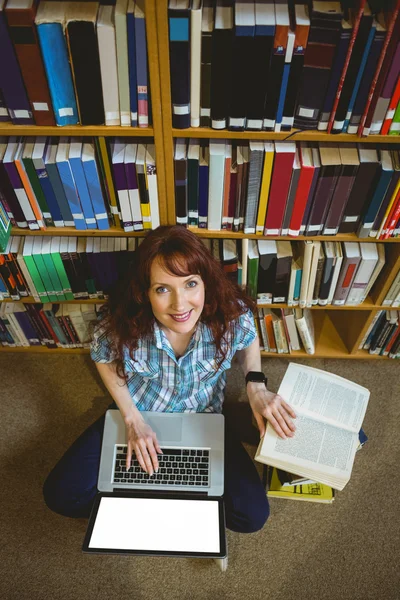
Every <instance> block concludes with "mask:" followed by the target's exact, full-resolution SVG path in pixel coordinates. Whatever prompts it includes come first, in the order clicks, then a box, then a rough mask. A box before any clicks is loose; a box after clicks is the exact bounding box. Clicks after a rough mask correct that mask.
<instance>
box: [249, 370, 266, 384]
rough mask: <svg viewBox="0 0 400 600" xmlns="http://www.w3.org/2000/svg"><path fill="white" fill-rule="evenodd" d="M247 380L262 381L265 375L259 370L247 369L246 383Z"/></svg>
mask: <svg viewBox="0 0 400 600" xmlns="http://www.w3.org/2000/svg"><path fill="white" fill-rule="evenodd" d="M249 381H254V382H259V383H264V381H265V375H264V373H261V372H260V371H249V373H247V375H246V383H248V382H249Z"/></svg>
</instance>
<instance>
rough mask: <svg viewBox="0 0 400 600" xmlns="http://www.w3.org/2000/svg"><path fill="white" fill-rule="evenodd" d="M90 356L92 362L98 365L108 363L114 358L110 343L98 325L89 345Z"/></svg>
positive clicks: (114, 354)
mask: <svg viewBox="0 0 400 600" xmlns="http://www.w3.org/2000/svg"><path fill="white" fill-rule="evenodd" d="M90 356H91V357H92V360H94V362H98V363H110V362H113V361H114V360H115V358H116V353H115V351H114V350H113V347H112V344H111V341H110V339H109V338H108V336H107V334H106V333H105V331H104V327H101V325H98V326H97V327H96V329H95V331H94V334H93V339H92V342H91V344H90Z"/></svg>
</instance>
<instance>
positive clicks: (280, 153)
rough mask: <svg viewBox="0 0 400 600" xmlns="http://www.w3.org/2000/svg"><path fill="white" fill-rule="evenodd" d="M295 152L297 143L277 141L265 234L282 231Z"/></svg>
mask: <svg viewBox="0 0 400 600" xmlns="http://www.w3.org/2000/svg"><path fill="white" fill-rule="evenodd" d="M295 153H296V144H295V143H293V142H276V143H275V160H274V167H273V171H272V179H271V189H270V193H269V201H268V207H267V216H266V218H265V225H264V235H279V233H280V231H281V228H282V222H283V217H284V216H285V208H286V200H287V197H288V193H289V186H290V180H291V178H292V169H293V162H294V156H295Z"/></svg>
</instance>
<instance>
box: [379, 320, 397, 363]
mask: <svg viewBox="0 0 400 600" xmlns="http://www.w3.org/2000/svg"><path fill="white" fill-rule="evenodd" d="M399 334H400V323H399V325H398V326H397V329H396V331H395V332H394V334H393V335H392V337H391V339H390V340H389V343H388V345H387V346H386V348H385V349H384V351H383V356H387V355H388V354H389V352H390V350H391V349H392V346H393V345H394V343H395V341H396V340H397V338H398V337H399Z"/></svg>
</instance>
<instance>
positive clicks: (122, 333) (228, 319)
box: [101, 225, 255, 379]
mask: <svg viewBox="0 0 400 600" xmlns="http://www.w3.org/2000/svg"><path fill="white" fill-rule="evenodd" d="M155 259H158V260H159V261H160V262H161V263H162V264H163V266H164V268H165V269H166V270H167V271H168V272H169V273H171V274H173V275H177V276H178V277H185V276H188V275H194V274H196V275H200V277H201V279H202V280H203V282H204V288H205V302H204V308H203V312H202V314H201V317H200V321H201V322H202V323H204V324H205V325H207V326H208V327H209V328H210V329H211V331H212V334H213V337H214V340H215V346H216V360H217V364H220V363H221V362H222V361H223V360H224V358H225V354H226V352H224V349H223V347H222V346H223V340H224V335H225V334H226V333H227V331H228V330H229V328H230V326H231V324H232V322H234V321H235V320H236V319H237V318H238V317H239V316H240V315H241V314H243V313H244V312H246V311H247V310H248V309H251V310H254V309H255V304H254V302H253V300H251V299H250V298H249V297H248V296H247V295H246V294H245V293H244V292H243V291H242V290H241V289H240V288H239V286H238V285H236V284H235V283H233V282H232V281H231V280H230V279H229V278H228V277H227V276H226V274H225V272H224V270H223V268H222V266H221V264H220V262H219V261H217V260H216V259H215V258H214V257H213V255H212V254H211V253H210V251H209V250H208V249H207V247H206V246H205V245H204V244H203V242H202V241H201V240H200V238H198V237H197V236H196V235H195V234H194V233H192V232H191V231H189V230H188V229H186V228H185V227H182V226H181V225H172V226H161V227H157V229H155V230H153V231H152V232H150V233H149V234H148V235H147V236H146V238H145V239H144V241H143V242H142V243H141V244H140V246H139V247H138V249H137V250H136V251H135V253H134V259H133V264H132V267H131V270H130V272H129V273H127V276H126V277H125V278H124V280H123V281H120V282H119V285H118V286H117V287H116V288H115V289H114V290H113V291H112V292H111V293H110V295H109V299H108V301H107V303H106V305H105V307H104V318H103V320H102V322H101V325H102V327H103V326H104V327H105V332H106V333H107V336H108V338H109V339H110V340H111V341H112V342H111V343H112V346H113V350H114V351H115V352H116V356H117V358H116V363H117V364H116V367H117V374H118V375H119V377H121V378H122V379H126V375H125V372H124V366H123V365H124V361H123V356H124V350H126V349H128V351H129V356H130V357H131V359H132V360H133V352H134V351H135V350H136V348H137V347H138V340H139V339H142V338H144V337H146V336H151V335H152V333H153V327H154V321H155V317H154V315H153V312H152V308H151V304H150V300H149V296H148V290H149V288H150V270H151V266H152V264H153V261H154V260H155Z"/></svg>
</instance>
